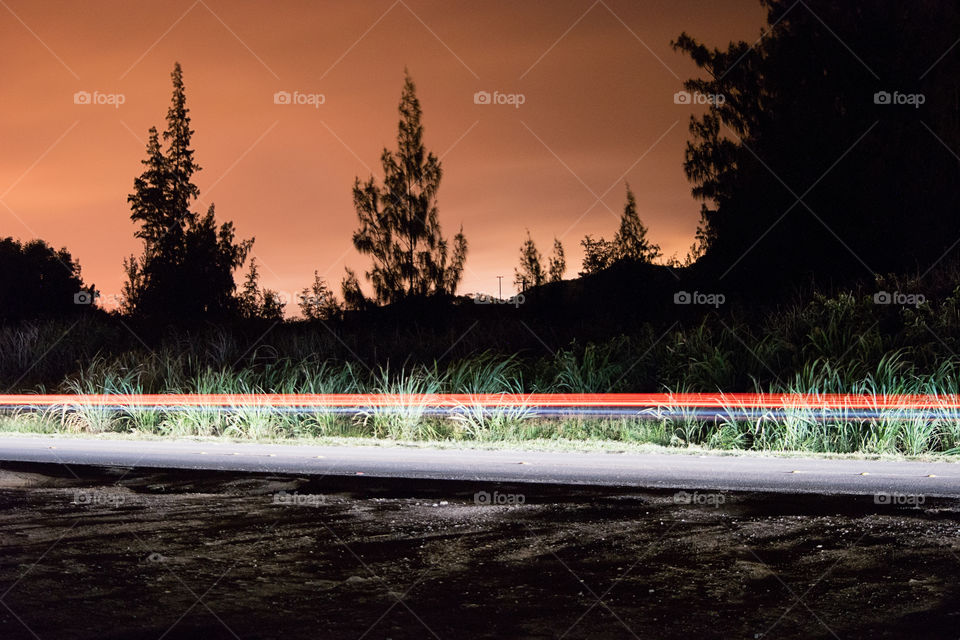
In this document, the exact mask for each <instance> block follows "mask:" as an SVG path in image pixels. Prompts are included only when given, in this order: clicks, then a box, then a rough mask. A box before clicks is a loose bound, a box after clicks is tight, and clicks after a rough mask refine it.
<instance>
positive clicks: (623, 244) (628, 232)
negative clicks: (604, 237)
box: [613, 185, 661, 263]
mask: <svg viewBox="0 0 960 640" xmlns="http://www.w3.org/2000/svg"><path fill="white" fill-rule="evenodd" d="M613 245H614V252H615V255H614V261H620V260H625V261H631V262H647V263H649V262H653V261H654V260H656V259H657V258H659V257H660V255H661V253H660V247H659V246H658V245H655V244H653V243H652V242H650V241H649V240H647V227H646V226H644V224H643V222H641V221H640V216H639V215H638V214H637V199H636V197H634V195H633V191H631V190H630V185H627V204H626V205H625V206H624V208H623V215H621V216H620V229H619V230H618V231H617V234H616V235H615V236H614V238H613Z"/></svg>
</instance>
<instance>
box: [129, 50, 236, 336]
mask: <svg viewBox="0 0 960 640" xmlns="http://www.w3.org/2000/svg"><path fill="white" fill-rule="evenodd" d="M171 78H172V80H173V97H172V99H171V104H170V109H169V110H168V111H167V128H166V130H165V131H164V132H163V140H164V142H166V145H167V146H166V149H165V150H164V149H163V148H162V146H161V144H160V136H159V135H158V133H157V130H156V128H155V127H152V128H151V129H150V132H149V136H148V141H147V157H146V159H145V160H143V165H144V167H145V169H144V171H143V173H142V174H141V175H140V176H139V177H138V178H136V179H135V180H134V192H133V193H132V194H130V196H129V197H128V198H127V200H128V201H129V202H130V208H131V215H130V218H131V219H132V220H133V221H134V222H135V223H138V224H139V228H138V229H137V231H136V234H135V235H136V236H137V237H138V238H140V239H142V240H143V242H144V249H143V254H142V255H141V256H140V257H139V258H138V257H135V256H130V258H128V259H127V260H125V261H124V269H125V271H126V273H127V281H126V283H125V285H124V311H126V312H128V313H132V314H137V315H142V316H148V317H164V318H191V317H196V316H199V315H202V314H226V313H234V312H236V311H237V310H238V304H237V300H236V299H235V297H234V292H235V289H236V285H235V283H234V280H233V272H234V271H235V270H236V269H238V268H239V267H240V266H242V264H243V262H244V261H245V260H246V257H247V254H248V252H249V250H250V247H251V246H252V244H253V240H252V239H251V240H244V241H241V242H237V241H236V239H235V232H234V229H233V224H232V223H230V222H226V223H224V224H222V225H219V226H218V225H217V222H216V219H215V216H214V208H213V205H210V207H209V208H208V209H207V213H206V214H204V215H202V216H201V215H199V214H197V213H195V212H194V211H192V210H191V206H192V204H193V201H194V200H196V199H197V198H198V197H199V195H200V190H199V189H198V188H197V186H196V185H195V184H194V183H193V176H194V174H195V173H196V172H197V171H200V166H199V165H198V164H197V163H196V162H195V161H194V158H193V154H194V152H193V149H191V148H190V139H191V136H192V135H193V130H192V129H190V116H189V110H188V109H187V106H186V93H185V90H184V85H183V74H182V71H181V68H180V64H179V63H177V64H176V65H175V66H174V70H173V73H172V74H171Z"/></svg>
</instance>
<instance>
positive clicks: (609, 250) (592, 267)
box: [580, 234, 615, 276]
mask: <svg viewBox="0 0 960 640" xmlns="http://www.w3.org/2000/svg"><path fill="white" fill-rule="evenodd" d="M580 246H581V247H583V263H582V264H581V266H580V275H581V276H588V275H590V274H593V273H599V272H601V271H603V270H604V269H607V268H608V267H610V266H611V265H612V264H613V260H614V255H615V248H614V245H613V243H612V242H608V241H606V240H604V239H603V238H598V239H596V240H594V239H593V236H591V235H589V234H587V235H586V236H584V237H583V240H581V241H580Z"/></svg>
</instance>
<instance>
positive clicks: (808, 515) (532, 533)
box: [0, 464, 960, 640]
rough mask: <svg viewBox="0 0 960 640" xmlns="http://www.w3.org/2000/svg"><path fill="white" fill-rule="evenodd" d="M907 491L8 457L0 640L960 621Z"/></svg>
mask: <svg viewBox="0 0 960 640" xmlns="http://www.w3.org/2000/svg"><path fill="white" fill-rule="evenodd" d="M900 502H901V503H902V504H892V505H883V504H881V505H878V504H875V500H874V498H873V497H872V496H864V497H844V496H828V497H824V496H788V495H775V494H732V493H729V494H722V493H717V494H714V493H696V494H689V493H688V494H683V493H681V494H679V495H678V494H675V492H673V491H646V490H643V491H637V490H628V489H592V488H571V487H556V486H532V485H514V486H505V485H499V486H492V485H479V484H477V485H474V484H470V483H442V482H434V483H430V484H425V483H423V482H417V483H413V482H408V481H383V480H376V479H372V478H363V477H357V478H320V479H307V478H297V477H286V476H253V475H241V474H229V473H217V472H184V471H152V470H144V469H138V470H130V469H91V468H81V467H69V468H67V467H64V466H52V465H50V466H44V465H27V464H4V465H3V466H2V469H0V592H2V595H0V605H3V606H0V637H2V638H9V639H19V638H29V639H35V638H40V639H42V640H47V639H48V638H50V639H53V638H104V639H121V638H130V639H133V638H137V639H140V638H194V637H197V638H201V637H202V638H210V639H215V638H284V639H286V638H352V639H357V638H395V639H400V638H631V637H642V638H645V637H655V638H684V639H689V638H721V637H722V638H728V637H730V638H798V637H803V638H808V637H813V638H885V637H890V638H895V637H904V636H912V637H924V638H958V637H960V582H958V580H957V575H958V573H960V504H957V503H956V502H950V501H935V500H923V499H922V498H919V499H914V500H901V501H900ZM920 502H922V503H921V504H917V503H920Z"/></svg>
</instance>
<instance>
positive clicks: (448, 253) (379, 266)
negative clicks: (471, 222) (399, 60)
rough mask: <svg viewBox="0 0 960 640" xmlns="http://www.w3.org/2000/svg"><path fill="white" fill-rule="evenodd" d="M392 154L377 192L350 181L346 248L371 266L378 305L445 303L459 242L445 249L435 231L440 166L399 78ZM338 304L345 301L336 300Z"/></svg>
mask: <svg viewBox="0 0 960 640" xmlns="http://www.w3.org/2000/svg"><path fill="white" fill-rule="evenodd" d="M399 111H400V123H399V129H398V132H397V151H396V152H392V151H390V150H388V149H384V150H383V153H382V154H381V156H380V161H381V164H382V165H383V186H382V187H381V186H377V184H376V183H375V181H374V178H373V177H372V176H371V177H370V178H369V179H368V180H367V181H366V182H360V179H359V178H357V179H356V181H355V182H354V186H353V204H354V207H355V208H356V210H357V217H358V218H359V220H360V227H359V229H357V231H356V232H354V234H353V244H354V246H355V247H356V248H357V250H358V251H360V252H361V253H364V254H367V255H369V256H371V257H372V258H373V266H372V268H371V269H370V271H367V272H366V276H367V279H368V280H370V282H371V283H372V284H373V289H374V296H375V298H376V301H377V302H379V303H391V302H397V301H399V300H402V299H404V298H407V297H411V296H429V295H434V294H449V295H452V294H453V293H454V291H455V290H456V288H457V285H458V284H459V282H460V279H461V277H462V274H463V266H464V261H465V260H466V254H467V240H466V238H465V237H464V235H463V229H462V228H461V230H460V233H458V234H457V235H456V236H455V237H454V239H453V246H452V247H449V246H448V244H447V240H446V239H445V238H444V237H443V234H442V232H441V228H440V220H439V217H438V212H437V190H438V189H439V186H440V178H441V176H442V175H443V174H442V171H441V168H440V161H439V160H438V159H437V157H436V156H434V155H433V153H428V152H427V150H426V148H425V147H424V144H423V125H422V124H421V122H420V120H421V117H422V111H421V109H420V101H419V100H418V99H417V94H416V86H415V85H414V83H413V80H412V79H411V78H410V75H409V74H407V75H406V79H405V80H404V85H403V92H402V94H401V97H400V107H399ZM344 298H345V299H346V298H347V295H346V292H344Z"/></svg>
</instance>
